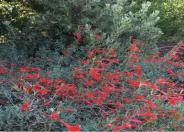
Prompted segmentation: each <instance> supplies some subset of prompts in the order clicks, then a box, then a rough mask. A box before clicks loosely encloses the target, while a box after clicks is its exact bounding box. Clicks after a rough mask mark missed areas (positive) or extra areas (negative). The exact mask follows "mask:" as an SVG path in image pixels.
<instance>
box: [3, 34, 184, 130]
mask: <svg viewBox="0 0 184 132" xmlns="http://www.w3.org/2000/svg"><path fill="white" fill-rule="evenodd" d="M77 36H78V35H77V34H76V39H77V40H78V37H77ZM100 38H101V37H100ZM100 38H99V36H98V37H97V39H100ZM143 47H144V44H143V43H140V41H137V40H133V41H132V43H131V44H130V46H129V48H128V54H127V56H126V58H127V59H126V63H125V64H124V65H123V66H122V62H121V60H120V59H119V56H118V54H117V53H116V50H117V49H116V48H112V47H111V48H99V49H96V48H93V49H89V50H88V53H87V55H86V59H84V60H81V59H78V60H76V61H78V63H75V64H74V65H71V66H70V67H69V69H70V73H68V75H66V76H62V71H60V74H61V75H60V77H58V76H57V77H55V78H54V77H53V76H52V71H45V69H42V68H40V67H35V66H34V65H31V64H27V65H26V66H21V67H15V66H14V68H12V69H11V70H9V69H8V68H5V67H8V65H7V66H6V65H2V67H1V68H0V78H1V82H0V84H1V85H0V90H1V92H2V93H3V94H2V99H1V98H0V104H1V107H0V110H1V112H0V118H1V119H2V120H1V121H0V129H1V130H45V131H46V130H47V131H48V130H68V131H87V130H88V131H92V130H93V131H100V130H110V131H111V130H113V131H121V130H144V131H145V130H148V131H152V130H176V131H179V130H183V129H184V127H183V126H184V118H183V116H184V115H183V111H184V109H183V107H182V106H183V105H184V103H183V101H184V99H183V96H184V93H183V88H184V85H183V84H182V83H181V82H180V80H181V78H183V74H182V72H183V69H184V61H183V60H182V58H181V55H183V53H182V51H183V50H182V49H183V47H184V42H181V43H180V44H178V47H177V48H174V49H173V50H172V51H171V52H170V53H169V54H168V56H165V57H160V56H159V54H158V53H150V54H149V55H147V56H146V57H145V55H144V52H142V49H143ZM33 64H34V63H33ZM60 70H62V69H60ZM178 78H180V80H178ZM5 101H6V103H5ZM7 104H9V105H10V106H8V105H7ZM4 114H7V115H6V116H4Z"/></svg>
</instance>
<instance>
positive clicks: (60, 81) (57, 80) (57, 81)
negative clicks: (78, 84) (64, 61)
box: [54, 78, 63, 83]
mask: <svg viewBox="0 0 184 132" xmlns="http://www.w3.org/2000/svg"><path fill="white" fill-rule="evenodd" d="M54 81H55V82H56V83H62V82H63V80H61V79H60V78H57V79H55V80H54Z"/></svg>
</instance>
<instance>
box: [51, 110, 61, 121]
mask: <svg viewBox="0 0 184 132" xmlns="http://www.w3.org/2000/svg"><path fill="white" fill-rule="evenodd" d="M49 118H50V119H51V120H58V119H59V116H58V114H57V112H52V113H51V115H49Z"/></svg>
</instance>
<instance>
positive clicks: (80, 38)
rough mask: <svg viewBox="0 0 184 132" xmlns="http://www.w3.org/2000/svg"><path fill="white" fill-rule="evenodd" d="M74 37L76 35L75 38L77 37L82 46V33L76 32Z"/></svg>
mask: <svg viewBox="0 0 184 132" xmlns="http://www.w3.org/2000/svg"><path fill="white" fill-rule="evenodd" d="M73 35H74V37H75V40H76V42H77V43H78V44H80V43H81V41H82V36H81V33H80V32H74V33H73Z"/></svg>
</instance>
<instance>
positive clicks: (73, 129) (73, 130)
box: [59, 119, 81, 132]
mask: <svg viewBox="0 0 184 132" xmlns="http://www.w3.org/2000/svg"><path fill="white" fill-rule="evenodd" d="M59 121H60V122H61V123H62V124H63V125H64V126H65V127H66V128H67V129H68V132H81V129H80V127H79V124H75V125H74V126H72V125H70V124H69V123H66V122H65V121H64V120H63V119H60V120H59Z"/></svg>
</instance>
